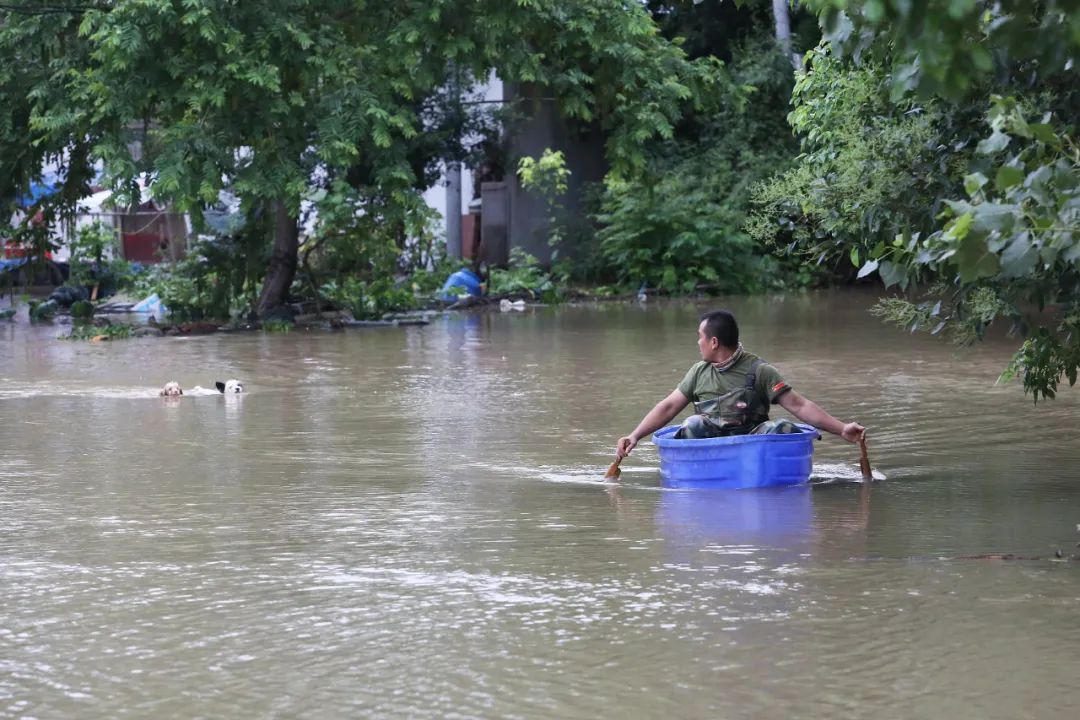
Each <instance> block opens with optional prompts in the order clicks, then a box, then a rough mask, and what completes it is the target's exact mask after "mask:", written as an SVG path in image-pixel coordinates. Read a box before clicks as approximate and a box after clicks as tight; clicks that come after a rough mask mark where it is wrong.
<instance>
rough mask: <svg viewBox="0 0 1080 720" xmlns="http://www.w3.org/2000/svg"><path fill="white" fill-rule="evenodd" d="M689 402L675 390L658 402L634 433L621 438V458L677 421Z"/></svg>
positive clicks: (618, 448)
mask: <svg viewBox="0 0 1080 720" xmlns="http://www.w3.org/2000/svg"><path fill="white" fill-rule="evenodd" d="M689 402H690V399H689V398H687V397H686V396H685V395H683V394H682V391H680V390H673V391H672V392H671V394H670V395H668V396H667V397H666V398H664V399H663V400H661V401H660V402H658V403H657V404H656V407H654V408H653V409H652V410H650V411H649V412H648V414H647V415H645V417H643V418H642V419H641V422H639V423H638V425H637V427H636V428H634V431H633V432H632V433H630V434H629V435H627V436H626V437H621V438H619V442H618V444H617V445H616V446H615V452H616V453H617V454H618V456H619V457H620V458H623V457H626V456H627V455H629V454H630V451H631V450H633V449H634V446H636V445H637V444H638V441H639V440H641V438H643V437H645V436H646V435H648V434H650V433H652V432H655V431H657V430H659V429H660V428H662V427H664V426H665V425H667V424H668V423H669V422H671V421H672V420H673V419H675V416H676V415H678V414H679V413H681V412H682V411H683V408H685V407H686V406H687V404H689Z"/></svg>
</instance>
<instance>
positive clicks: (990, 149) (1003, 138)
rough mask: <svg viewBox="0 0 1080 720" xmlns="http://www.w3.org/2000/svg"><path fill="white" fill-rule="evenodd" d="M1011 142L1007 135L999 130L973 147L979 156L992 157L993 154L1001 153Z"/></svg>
mask: <svg viewBox="0 0 1080 720" xmlns="http://www.w3.org/2000/svg"><path fill="white" fill-rule="evenodd" d="M1010 140H1012V138H1011V137H1009V136H1008V135H1007V134H1005V133H1003V132H1001V131H1000V130H995V131H994V132H993V134H992V135H990V137H988V138H984V139H982V140H980V141H979V144H978V145H977V146H975V152H977V153H978V154H979V155H993V154H994V153H998V152H1001V151H1002V150H1004V149H1005V148H1007V147H1008V146H1009V141H1010Z"/></svg>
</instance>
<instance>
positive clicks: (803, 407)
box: [777, 390, 866, 442]
mask: <svg viewBox="0 0 1080 720" xmlns="http://www.w3.org/2000/svg"><path fill="white" fill-rule="evenodd" d="M777 403H778V404H779V405H780V407H782V408H784V409H785V410H787V411H788V412H789V413H791V414H792V415H794V416H795V417H797V418H798V419H800V420H802V421H803V422H804V423H807V424H809V425H813V426H814V427H816V428H817V429H819V430H824V431H826V432H831V433H832V434H833V435H839V436H840V437H842V438H844V439H845V440H847V441H848V442H858V441H859V438H860V437H862V434H863V433H864V432H865V431H866V428H864V427H863V426H862V425H860V424H859V423H854V422H852V423H843V422H841V421H839V420H837V419H836V418H834V417H833V416H832V415H830V414H829V413H827V412H825V410H824V409H822V407H821V406H820V405H818V404H817V403H816V402H814V401H813V400H808V399H806V398H805V397H803V396H802V395H800V394H799V393H797V392H795V391H794V390H788V391H787V392H786V393H784V394H783V395H781V396H780V399H779V400H777Z"/></svg>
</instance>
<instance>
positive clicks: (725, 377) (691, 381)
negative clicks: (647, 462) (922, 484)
mask: <svg viewBox="0 0 1080 720" xmlns="http://www.w3.org/2000/svg"><path fill="white" fill-rule="evenodd" d="M698 350H700V351H701V362H699V363H697V364H695V365H694V366H693V367H692V368H690V370H689V371H688V372H687V373H686V377H684V378H683V380H682V382H681V383H679V387H677V388H676V389H675V390H674V391H672V393H671V394H670V395H668V396H667V397H666V398H664V399H663V400H661V401H660V402H659V403H657V405H656V407H654V408H653V409H652V410H650V411H649V413H648V414H647V415H646V416H645V417H644V418H642V420H641V422H639V423H638V426H637V427H636V428H634V431H633V432H632V433H630V434H629V435H627V436H626V437H621V438H619V442H618V445H617V446H616V452H617V454H618V456H619V458H624V457H626V456H627V455H629V454H630V451H631V450H633V449H634V447H635V446H636V445H637V444H638V441H640V440H641V438H643V437H645V436H646V435H649V434H651V433H653V432H655V431H657V430H659V429H660V428H662V427H664V426H665V425H667V424H668V423H669V422H671V421H672V419H674V418H675V416H676V415H678V414H679V413H680V412H682V411H683V408H685V407H686V406H687V405H688V404H689V403H691V402H693V403H694V414H693V415H691V416H690V417H689V418H687V420H686V422H684V423H683V424H682V426H681V427H680V428H679V430H678V432H677V433H675V435H674V437H675V438H687V439H693V438H713V437H726V436H728V435H745V434H748V433H769V432H790V431H794V430H795V428H793V427H792V426H791V423H789V422H788V421H786V420H777V421H772V422H770V421H769V405H779V406H780V407H782V408H784V409H785V410H787V411H788V412H789V413H791V414H792V415H794V416H795V417H796V418H798V419H799V420H802V421H803V422H804V423H806V424H808V425H813V426H814V427H816V428H818V429H819V430H825V431H827V432H831V433H833V434H834V435H839V436H840V437H842V438H844V439H845V440H847V441H848V442H852V443H853V442H858V441H859V439H860V438H861V437H862V436H863V433H864V432H865V428H864V427H863V426H862V425H860V424H858V423H854V422H850V423H843V422H840V421H839V420H837V419H836V418H834V417H833V416H832V415H830V414H829V413H827V412H825V410H823V409H822V408H821V407H820V406H819V405H818V404H817V403H815V402H813V401H811V400H808V399H806V398H805V397H803V396H802V395H800V394H799V393H797V392H795V391H794V390H792V389H791V386H790V385H788V384H787V383H786V382H784V379H783V378H782V377H781V376H780V373H779V371H777V369H776V368H774V367H773V366H772V365H769V364H768V363H766V362H765V361H763V360H762V359H761V358H759V357H757V356H756V355H754V354H752V353H748V352H746V350H744V349H743V346H742V343H740V342H739V325H738V323H736V322H735V316H734V315H732V314H731V313H729V312H728V311H727V310H715V311H713V312H709V313H705V314H704V315H702V316H701V323H700V324H699V325H698Z"/></svg>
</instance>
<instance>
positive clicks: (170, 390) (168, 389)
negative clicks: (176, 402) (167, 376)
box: [159, 380, 184, 397]
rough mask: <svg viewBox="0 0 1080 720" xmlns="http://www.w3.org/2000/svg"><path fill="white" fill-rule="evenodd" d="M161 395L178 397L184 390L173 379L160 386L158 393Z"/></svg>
mask: <svg viewBox="0 0 1080 720" xmlns="http://www.w3.org/2000/svg"><path fill="white" fill-rule="evenodd" d="M159 394H160V395H161V397H178V396H180V395H183V394H184V391H183V390H181V389H180V383H178V382H176V381H175V380H170V381H169V382H167V383H165V387H163V388H161V392H160V393H159Z"/></svg>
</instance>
